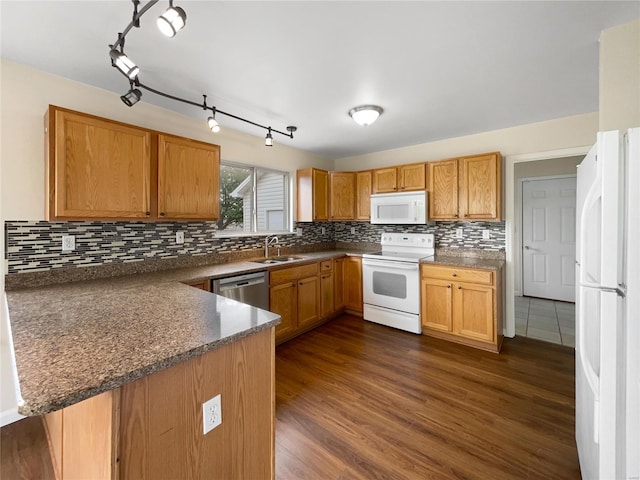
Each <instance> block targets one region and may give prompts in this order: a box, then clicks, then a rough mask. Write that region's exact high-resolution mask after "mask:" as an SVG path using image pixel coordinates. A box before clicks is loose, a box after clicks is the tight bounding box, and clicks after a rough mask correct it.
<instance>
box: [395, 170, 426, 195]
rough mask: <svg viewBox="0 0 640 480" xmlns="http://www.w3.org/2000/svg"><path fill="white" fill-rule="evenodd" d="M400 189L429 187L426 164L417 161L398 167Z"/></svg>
mask: <svg viewBox="0 0 640 480" xmlns="http://www.w3.org/2000/svg"><path fill="white" fill-rule="evenodd" d="M398 175H399V176H400V182H399V183H400V185H399V186H400V190H403V191H409V190H425V189H426V188H427V172H426V164H424V163H415V164H411V165H401V166H399V167H398Z"/></svg>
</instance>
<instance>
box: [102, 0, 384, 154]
mask: <svg viewBox="0 0 640 480" xmlns="http://www.w3.org/2000/svg"><path fill="white" fill-rule="evenodd" d="M158 1H159V0H149V1H148V2H147V3H146V4H145V5H144V6H142V8H140V10H138V6H139V5H140V3H141V0H131V2H132V3H133V18H132V20H131V22H130V23H129V25H127V27H126V28H125V29H124V30H122V33H119V34H118V40H117V41H116V42H115V43H114V44H113V45H109V56H110V57H111V65H112V66H114V67H116V68H117V69H118V70H120V72H122V73H123V74H124V75H125V76H126V77H127V78H128V79H129V83H130V85H131V88H130V89H129V91H128V92H127V93H126V94H124V95H122V96H121V97H120V99H121V100H122V101H123V102H124V104H125V105H127V106H129V107H132V106H133V105H135V104H136V103H138V102H139V101H140V99H141V98H142V91H141V90H140V89H143V90H146V91H147V92H151V93H154V94H156V95H160V96H161V97H164V98H168V99H170V100H174V101H176V102H181V103H185V104H187V105H192V106H194V107H201V108H203V109H204V110H211V113H212V114H211V116H209V117H208V118H207V125H208V126H209V128H210V129H211V131H212V132H214V133H218V132H219V131H220V125H219V124H218V121H217V120H216V113H219V114H221V115H225V116H227V117H231V118H234V119H236V120H238V121H241V122H245V123H249V124H251V125H253V126H255V127H258V128H262V129H264V130H267V136H266V137H265V139H264V144H265V146H267V147H272V146H273V135H272V132H275V133H278V134H280V135H283V136H285V137H289V138H293V134H294V132H295V131H296V130H298V129H297V127H294V126H293V125H289V126H288V127H287V132H283V131H280V130H276V129H275V128H271V127H267V126H265V125H261V124H259V123H257V122H253V121H251V120H247V119H246V118H242V117H240V116H238V115H234V114H232V113H229V112H224V111H222V110H218V109H217V108H216V107H215V106H212V107H210V106H208V105H207V96H206V95H204V101H203V102H202V103H197V102H194V101H192V100H187V99H186V98H181V97H177V96H175V95H171V94H169V93H165V92H161V91H160V90H156V89H154V88H151V87H150V86H148V85H145V84H144V83H142V82H140V78H139V77H138V74H139V73H140V68H139V67H138V66H137V65H136V64H135V63H133V62H132V61H131V59H130V58H129V57H127V56H126V55H125V53H124V42H125V38H126V36H127V34H128V33H129V32H130V31H131V29H132V28H140V19H141V18H142V16H143V15H144V14H145V13H146V12H148V11H149V9H150V8H151V7H153V6H154V5H155V4H156V3H158ZM186 22H187V14H186V13H185V11H184V10H183V9H182V8H180V7H174V6H173V0H169V8H168V9H167V10H166V11H165V12H164V13H163V14H162V15H160V17H159V18H158V21H157V24H158V28H159V29H160V31H161V32H162V33H163V34H165V35H166V36H168V37H173V36H175V34H176V33H178V31H179V30H180V29H182V28H183V27H184V26H185V24H186ZM377 108H380V107H377ZM380 112H382V109H380Z"/></svg>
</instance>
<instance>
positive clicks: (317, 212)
mask: <svg viewBox="0 0 640 480" xmlns="http://www.w3.org/2000/svg"><path fill="white" fill-rule="evenodd" d="M313 220H314V221H319V220H329V172H327V171H325V170H316V169H315V168H314V169H313Z"/></svg>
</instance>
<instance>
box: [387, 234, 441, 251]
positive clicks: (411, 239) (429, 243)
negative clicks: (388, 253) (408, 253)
mask: <svg viewBox="0 0 640 480" xmlns="http://www.w3.org/2000/svg"><path fill="white" fill-rule="evenodd" d="M380 243H381V245H382V246H383V247H409V248H412V247H413V248H434V243H435V239H434V235H433V233H383V234H382V241H381V242H380Z"/></svg>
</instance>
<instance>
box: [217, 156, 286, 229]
mask: <svg viewBox="0 0 640 480" xmlns="http://www.w3.org/2000/svg"><path fill="white" fill-rule="evenodd" d="M223 166H227V167H237V168H244V169H248V170H251V177H252V182H251V183H252V185H251V190H252V208H251V226H252V230H251V231H246V230H217V229H216V234H215V236H216V237H258V236H267V235H294V234H295V232H294V231H293V222H292V210H293V199H292V197H291V192H292V184H291V182H292V176H291V172H289V171H287V170H278V169H275V168H269V167H263V166H261V165H254V164H249V163H243V162H237V161H233V160H224V159H221V160H220V168H222V167H223ZM259 172H267V173H276V174H280V175H282V176H283V183H284V195H283V199H282V200H283V206H284V212H283V216H284V218H283V225H284V226H285V228H286V230H278V231H257V228H258V208H257V205H258V189H257V186H258V175H257V174H258V173H259ZM265 214H266V211H265ZM220 215H222V204H221V205H220Z"/></svg>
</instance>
